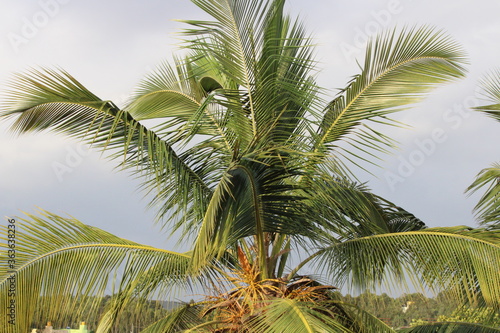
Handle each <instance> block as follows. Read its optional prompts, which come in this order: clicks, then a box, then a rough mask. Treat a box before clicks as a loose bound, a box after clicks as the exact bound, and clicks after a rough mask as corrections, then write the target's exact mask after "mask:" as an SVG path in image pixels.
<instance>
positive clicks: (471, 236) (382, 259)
mask: <svg viewBox="0 0 500 333" xmlns="http://www.w3.org/2000/svg"><path fill="white" fill-rule="evenodd" d="M316 260H318V263H319V265H320V267H327V268H326V271H328V275H329V276H330V278H332V279H334V281H335V283H336V284H337V285H339V286H343V285H346V283H347V282H348V281H349V284H350V285H352V286H354V287H356V288H360V289H361V290H364V289H371V288H374V287H376V286H379V285H380V284H381V282H382V281H390V284H389V286H391V287H395V286H402V287H405V286H406V284H407V282H406V280H407V279H408V278H409V279H410V281H411V283H413V284H414V285H415V286H417V287H418V286H421V287H425V288H431V289H434V288H437V289H440V288H441V289H450V290H453V291H454V295H455V296H456V297H457V298H459V299H461V301H463V302H470V303H473V304H474V303H478V304H486V305H487V306H491V307H493V308H495V309H498V308H500V303H499V300H500V295H499V294H498V293H499V290H498V288H497V287H498V285H499V283H500V280H499V277H498V274H497V273H495V272H498V269H499V268H500V267H499V263H500V234H499V232H498V231H486V230H484V229H471V228H467V227H453V228H452V227H449V228H428V229H424V230H420V231H409V232H400V233H387V234H379V235H374V236H367V237H360V238H356V239H352V240H348V241H345V242H341V243H337V244H333V245H331V246H329V247H325V248H324V249H322V250H320V252H319V253H318V255H317V257H316Z"/></svg>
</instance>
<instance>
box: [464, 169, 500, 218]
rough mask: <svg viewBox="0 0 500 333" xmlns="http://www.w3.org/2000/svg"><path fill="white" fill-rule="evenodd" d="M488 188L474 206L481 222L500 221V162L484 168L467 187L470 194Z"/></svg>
mask: <svg viewBox="0 0 500 333" xmlns="http://www.w3.org/2000/svg"><path fill="white" fill-rule="evenodd" d="M483 189H486V191H485V193H484V194H483V195H482V196H481V198H480V199H479V202H478V203H477V205H476V206H475V207H474V211H475V212H476V216H477V219H478V220H479V223H481V224H483V225H486V224H492V225H495V224H498V223H500V163H495V164H493V166H492V167H491V168H487V169H483V170H482V171H481V172H480V173H479V174H478V175H477V176H476V180H474V182H473V183H472V184H471V185H470V186H469V187H468V188H467V192H469V194H472V193H475V192H477V191H478V190H483Z"/></svg>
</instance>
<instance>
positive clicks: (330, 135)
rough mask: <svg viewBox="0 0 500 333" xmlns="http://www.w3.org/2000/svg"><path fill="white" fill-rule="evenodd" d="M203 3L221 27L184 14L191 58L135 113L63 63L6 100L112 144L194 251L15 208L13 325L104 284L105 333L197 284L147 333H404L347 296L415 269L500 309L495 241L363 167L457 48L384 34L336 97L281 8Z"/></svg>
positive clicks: (26, 127)
mask: <svg viewBox="0 0 500 333" xmlns="http://www.w3.org/2000/svg"><path fill="white" fill-rule="evenodd" d="M193 2H194V3H195V4H196V5H198V6H199V7H200V8H201V9H203V10H204V11H205V12H207V13H208V14H209V15H211V17H212V18H213V19H212V21H185V22H186V23H187V24H189V25H190V28H189V29H186V30H185V31H184V34H185V36H186V40H185V45H183V46H184V47H185V48H186V49H187V50H188V52H187V54H186V55H185V56H183V57H180V58H176V59H174V60H173V63H172V64H168V63H164V64H161V65H160V66H159V67H158V68H157V69H156V70H155V71H154V72H153V73H151V74H150V75H148V76H147V77H146V78H145V79H144V80H143V81H142V83H141V84H140V85H139V87H138V89H137V92H136V93H135V95H134V96H132V97H131V99H130V102H129V103H128V104H127V105H126V106H125V107H124V108H119V107H118V106H117V105H116V104H114V103H113V102H111V101H108V100H103V99H100V98H98V97H97V96H96V95H94V94H93V93H91V92H90V91H89V90H87V88H85V87H84V86H83V85H81V84H80V83H79V82H78V81H77V80H76V79H75V78H73V77H72V76H71V75H70V74H68V73H66V72H64V71H62V70H50V69H41V70H31V71H29V72H27V73H24V74H18V75H17V76H16V78H15V79H14V81H13V82H12V84H11V86H10V91H9V92H8V98H7V99H6V102H5V105H4V107H3V110H4V111H3V117H9V118H10V117H12V118H15V122H14V123H13V125H12V128H13V130H14V131H16V132H18V133H25V132H33V131H42V130H51V131H55V132H59V133H64V134H66V135H68V136H70V137H74V138H79V139H82V140H84V141H85V142H87V143H89V144H90V145H91V146H92V147H94V148H98V149H102V150H104V151H106V152H107V154H108V156H109V157H110V158H111V159H113V160H115V161H118V163H119V165H120V167H121V168H122V169H123V170H128V171H131V172H132V173H134V174H135V175H137V176H138V177H140V178H141V179H142V187H143V189H144V190H145V192H146V193H148V194H150V195H151V196H152V197H153V200H152V202H151V207H152V209H155V210H156V211H157V213H158V214H157V219H158V221H159V222H160V223H162V224H163V226H164V227H165V228H169V230H172V232H181V233H182V237H184V238H183V239H186V240H190V241H192V249H191V250H190V251H189V252H186V253H179V252H174V251H171V250H165V249H159V248H154V247H151V246H147V245H142V244H137V243H134V242H131V241H128V240H125V239H121V238H119V237H116V236H113V235H111V234H109V233H106V232H104V231H102V230H100V229H97V228H94V227H91V226H88V225H85V224H83V223H81V222H79V221H77V220H76V219H74V218H67V217H61V216H57V215H55V214H51V213H49V212H45V211H42V212H40V214H36V215H32V214H27V217H25V218H18V219H16V222H15V228H16V243H15V250H16V255H15V262H13V266H12V267H9V266H8V264H7V261H2V264H1V265H2V266H0V269H1V271H0V272H1V275H0V276H1V278H0V293H1V295H2V298H1V299H0V303H1V306H2V307H4V308H5V307H8V306H9V305H10V303H9V302H10V301H11V299H14V298H10V296H8V293H9V284H10V281H12V278H11V277H12V276H14V277H15V282H16V284H17V287H16V296H15V304H16V306H17V308H16V325H9V324H8V323H7V322H6V321H7V320H8V317H6V316H3V317H2V318H1V319H0V321H1V324H2V327H6V330H7V332H25V331H26V330H27V329H28V328H29V324H30V322H31V321H32V320H33V316H32V314H33V313H34V309H39V308H42V309H45V310H46V313H47V315H48V316H50V318H51V320H52V321H54V322H57V321H63V320H65V318H68V317H69V316H71V315H74V314H75V313H79V311H80V307H82V308H83V307H85V308H89V307H90V308H92V307H93V306H95V307H97V306H98V304H97V303H98V302H97V301H92V300H97V299H98V297H87V296H89V295H91V296H99V295H103V294H104V293H105V291H106V290H109V288H112V296H113V300H112V301H111V302H110V303H109V304H110V305H109V306H108V308H107V309H106V313H105V314H104V315H103V316H102V318H101V319H100V323H99V327H98V329H97V332H107V331H109V330H110V329H111V328H112V327H113V325H114V324H115V323H116V322H117V320H119V318H120V315H121V313H122V310H123V309H124V308H125V307H126V306H127V305H128V304H130V303H131V302H132V301H133V302H140V301H141V300H148V299H167V298H168V297H169V295H172V292H175V291H176V290H183V289H189V288H196V287H197V286H199V287H200V288H203V293H204V294H205V297H202V298H201V299H200V300H199V301H192V302H189V303H187V304H185V305H184V306H181V307H178V308H176V309H175V310H173V311H170V312H169V313H168V315H166V316H164V317H162V318H159V319H158V321H157V322H155V323H153V324H152V325H151V326H149V327H147V328H144V329H143V330H142V332H180V331H190V332H284V331H287V332H288V331H290V332H334V331H335V332H336V331H339V332H386V331H387V332H392V329H391V328H389V327H387V326H386V325H385V324H384V323H383V322H381V321H379V320H378V319H377V318H374V317H373V316H371V315H370V314H369V313H366V312H364V311H362V310H361V309H359V308H357V307H355V306H353V305H351V304H345V303H343V302H342V301H341V300H340V299H339V298H338V297H336V296H337V294H336V289H337V288H340V287H344V286H346V285H348V286H353V287H359V288H373V287H376V286H379V285H380V284H381V283H383V282H384V281H390V282H392V284H391V285H405V281H406V277H408V276H410V277H412V276H413V277H414V278H413V282H414V283H416V284H417V285H421V286H425V287H428V288H448V289H450V290H454V291H455V293H454V295H456V296H457V297H461V299H462V300H463V301H467V300H469V301H474V300H481V301H484V302H485V303H487V304H488V305H489V306H492V307H495V308H498V307H499V306H500V304H499V303H500V302H499V300H500V289H499V288H498V286H499V285H500V283H499V282H500V281H499V279H500V277H498V274H497V273H498V263H499V262H500V261H499V260H498V258H499V257H500V245H498V241H499V236H498V233H496V232H495V231H488V232H487V231H485V230H479V229H477V230H476V229H471V228H467V227H460V226H459V227H454V228H426V227H425V225H424V224H423V223H422V222H421V221H420V220H419V219H417V218H416V217H415V216H413V215H412V214H410V213H408V212H407V211H405V210H404V209H402V208H400V207H398V206H397V205H395V204H393V203H391V202H388V201H387V200H384V199H383V198H381V197H379V196H377V195H375V194H373V193H371V191H370V190H369V189H368V188H367V187H366V185H364V184H359V183H357V182H356V181H355V180H354V178H353V175H352V168H351V167H350V165H352V164H354V165H358V166H362V164H363V163H364V161H369V160H372V159H373V158H374V157H376V156H378V154H379V153H380V152H384V151H386V150H388V149H390V148H391V147H392V146H393V141H392V140H391V139H390V138H388V137H387V136H386V135H384V133H382V132H381V131H379V130H378V128H379V127H377V126H379V124H380V123H382V124H385V125H396V124H397V123H396V122H394V121H392V120H391V119H390V118H389V116H390V114H392V113H394V112H396V111H400V110H403V109H406V108H408V107H409V106H411V105H412V104H414V103H415V102H418V101H419V100H420V99H422V98H423V97H424V96H425V95H426V93H428V92H429V91H430V90H431V89H432V88H433V87H435V86H437V85H440V84H443V83H447V82H450V81H453V80H455V79H458V78H461V77H462V76H463V75H464V69H463V65H464V63H465V56H464V53H463V51H462V49H461V48H460V47H459V46H458V45H457V44H456V43H455V42H454V41H452V40H451V39H450V38H448V37H447V36H446V35H445V34H443V33H442V32H439V31H436V30H435V29H433V28H429V27H422V28H403V29H400V30H392V31H389V32H387V33H386V34H383V35H381V36H379V37H377V38H375V39H374V40H373V41H372V42H371V43H370V44H369V45H368V47H367V51H366V58H365V62H364V64H363V66H362V70H361V72H360V74H358V75H356V76H354V77H353V78H352V80H351V81H350V82H348V84H347V86H346V87H345V88H344V89H342V90H341V91H340V92H339V93H338V95H337V96H335V98H333V99H331V100H328V99H327V98H326V96H327V95H326V94H325V91H324V90H323V89H321V88H320V87H318V86H317V85H316V83H315V76H316V75H317V72H316V62H315V61H314V59H313V57H312V55H313V47H312V46H311V44H312V40H311V38H310V37H309V36H308V35H307V34H306V33H305V31H304V28H303V26H302V24H301V23H300V22H299V21H298V20H294V19H292V18H290V17H289V16H288V15H286V14H284V0H269V1H265V0H258V1H256V0H251V1H250V0H244V1H236V0H193ZM145 121H148V122H147V124H148V126H146V125H145ZM151 124H153V125H151ZM8 235H9V230H8V228H4V229H3V237H4V239H5V240H7V239H8ZM8 246H9V243H8V242H7V241H6V244H5V248H4V252H3V254H5V255H6V256H8V255H9V252H8V250H9V248H8ZM478 253H480V255H478ZM300 258H302V259H300ZM307 267H313V268H314V270H315V272H316V273H315V274H314V275H311V274H306V273H304V271H305V268H307ZM11 271H12V273H11ZM9 278H10V279H9ZM195 290H199V289H195ZM86 299H89V300H90V301H88V302H85V301H84V300H86ZM82 300H83V301H82ZM94 302H95V303H96V304H94ZM88 303H90V304H88ZM77 304H78V306H76V305H77Z"/></svg>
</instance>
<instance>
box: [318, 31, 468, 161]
mask: <svg viewBox="0 0 500 333" xmlns="http://www.w3.org/2000/svg"><path fill="white" fill-rule="evenodd" d="M464 62H465V59H464V54H463V51H462V50H461V48H460V47H459V46H458V45H457V44H456V43H455V42H453V41H452V40H451V39H450V38H448V37H447V36H445V35H444V34H443V33H442V32H438V31H435V30H434V29H431V28H427V27H424V28H412V29H403V30H402V31H401V33H400V34H397V33H396V30H393V31H390V32H388V33H386V34H385V35H383V36H381V37H377V38H375V39H374V40H373V41H372V42H371V43H370V44H369V45H368V48H367V51H366V56H365V63H364V68H363V70H362V72H361V74H360V75H357V76H355V77H354V79H353V80H352V82H351V83H350V84H349V85H348V86H347V87H346V88H345V89H344V90H342V91H341V93H340V94H339V96H338V97H337V98H335V99H334V100H333V101H332V102H331V103H330V104H329V106H328V107H327V108H326V109H325V113H324V116H323V118H322V121H321V126H320V127H319V130H318V139H317V141H316V143H315V150H316V151H322V152H326V151H332V150H333V151H335V152H336V153H337V154H341V156H343V155H342V154H343V152H344V153H346V154H347V155H353V156H354V157H355V158H357V159H358V160H359V157H360V156H358V155H357V153H356V151H359V149H358V150H356V149H355V150H354V151H350V150H349V149H342V148H339V147H338V145H337V144H336V143H335V142H336V141H338V140H339V139H342V138H344V140H347V141H348V143H349V140H351V139H349V138H352V137H353V135H357V134H355V133H354V131H355V128H356V127H357V126H358V125H359V124H360V122H361V121H366V120H377V118H379V119H381V120H384V119H385V117H386V116H387V115H388V114H390V113H393V112H395V111H399V110H402V109H405V108H407V107H408V106H409V105H411V104H413V103H416V102H418V101H419V100H421V99H422V98H423V97H424V96H425V93H427V92H428V91H430V90H431V89H432V88H433V87H435V86H437V85H438V84H441V83H445V82H449V81H452V80H455V79H457V78H460V77H463V76H464V69H463V67H462V65H463V64H464ZM386 122H387V121H386ZM352 140H354V141H352V142H351V143H350V146H351V147H353V146H355V144H359V145H360V146H361V147H365V148H368V149H370V148H375V149H382V147H383V146H384V145H387V144H390V142H387V140H386V138H384V136H381V135H380V134H377V132H374V131H372V133H371V134H370V135H363V134H361V137H360V139H359V140H357V139H352ZM346 157H347V156H346Z"/></svg>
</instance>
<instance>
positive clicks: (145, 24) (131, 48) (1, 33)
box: [0, 0, 500, 248]
mask: <svg viewBox="0 0 500 333" xmlns="http://www.w3.org/2000/svg"><path fill="white" fill-rule="evenodd" d="M0 8H1V10H0V56H1V61H0V90H4V86H5V83H6V81H7V80H8V78H9V76H10V75H12V73H14V72H18V71H23V70H26V69H28V68H29V67H37V66H45V67H56V66H58V67H61V68H63V69H65V70H66V71H68V72H69V73H71V74H72V75H73V76H74V77H75V78H77V79H78V80H79V81H80V82H81V83H83V84H84V85H85V86H86V87H87V88H89V89H90V90H91V91H93V92H94V93H95V94H96V95H98V96H99V97H100V98H102V99H110V100H113V101H115V102H116V103H117V104H119V105H120V104H121V103H122V102H123V101H124V99H125V98H126V96H127V94H129V93H131V92H132V91H133V89H134V87H135V86H136V84H137V82H138V81H139V80H140V79H141V77H142V76H143V75H144V74H145V73H147V72H148V71H149V70H151V69H152V68H154V67H155V66H156V65H157V64H158V63H159V62H161V61H162V60H164V59H169V58H170V57H171V55H172V53H173V52H175V48H176V46H175V45H176V43H177V40H176V35H175V32H178V31H179V29H181V28H182V27H183V24H182V23H179V22H175V21H174V19H197V18H203V17H204V15H203V13H202V12H201V11H200V10H199V9H197V8H196V7H195V6H194V5H193V4H191V3H190V2H189V1H187V0H164V1H159V0H151V1H138V0H136V1H132V0H120V1H118V0H111V1H108V0H107V1H103V0H99V1H97V0H90V1H89V0H87V1H82V0H41V1H13V0H0ZM288 10H289V12H291V13H292V15H297V14H298V15H300V16H301V17H302V19H303V20H304V22H305V25H306V27H307V28H308V30H309V31H310V32H311V34H312V35H313V36H314V37H315V38H316V42H317V44H318V47H317V58H318V60H319V61H320V68H321V73H320V74H319V83H320V84H321V85H322V86H324V87H326V88H328V89H330V90H331V93H332V96H333V94H335V92H336V89H338V88H343V87H344V86H345V84H346V82H347V81H348V80H349V79H350V77H351V76H352V75H354V74H357V73H358V72H359V68H358V65H357V64H356V60H357V61H359V62H362V60H363V50H364V44H365V42H366V39H367V37H368V36H371V35H374V34H375V33H376V32H380V31H383V30H384V29H388V28H392V27H394V26H403V25H410V26H412V25H431V26H435V27H438V28H441V29H443V30H445V31H446V32H447V33H448V34H449V35H451V36H452V37H453V38H454V39H455V40H457V41H458V42H459V43H460V44H461V45H463V47H464V49H465V50H466V51H467V53H468V55H469V58H470V66H469V67H468V70H469V73H468V76H467V78H466V79H464V80H462V81H460V82H457V83H454V84H450V85H448V86H446V87H441V88H439V89H436V90H435V91H433V92H432V94H431V96H430V97H429V98H427V99H426V101H425V102H424V103H421V104H419V105H418V106H417V107H415V108H413V109H411V110H409V111H406V112H404V113H402V114H400V115H399V116H398V119H399V120H402V121H404V122H406V123H407V124H409V125H411V126H412V128H411V129H397V130H396V129H391V130H387V133H390V134H391V136H392V137H393V138H394V139H396V140H398V141H399V142H400V145H399V149H398V150H397V151H394V152H393V154H392V155H386V156H383V158H384V159H383V161H381V162H379V166H380V167H379V168H371V169H370V170H371V171H372V172H373V174H374V175H373V176H370V175H368V174H366V173H363V172H359V173H358V177H359V179H361V180H362V181H368V184H369V186H371V187H372V188H373V190H374V191H375V192H376V193H378V194H380V195H382V196H384V197H386V198H387V199H389V200H391V201H393V202H395V203H397V204H399V205H401V206H402V207H404V208H406V209H407V210H409V211H411V212H413V213H414V214H415V215H417V216H418V217H420V218H421V219H423V220H424V222H426V223H427V224H428V225H430V226H452V225H458V224H465V225H475V222H474V217H473V215H472V207H473V206H474V204H475V202H476V201H477V197H472V198H467V196H466V195H465V194H464V190H465V189H466V188H467V186H468V185H469V184H470V183H471V182H472V181H473V179H474V176H475V175H476V174H477V173H478V172H479V171H480V170H481V169H482V168H485V167H488V166H489V165H490V164H491V163H493V162H494V161H498V160H500V145H498V142H499V141H500V140H499V139H500V131H499V130H500V124H498V123H496V122H494V121H493V120H491V119H488V118H487V117H485V116H483V115H481V114H477V113H475V112H471V111H470V110H469V109H468V108H469V107H470V106H473V105H477V104H478V103H481V102H480V101H478V99H477V96H476V94H475V89H476V87H477V85H478V80H479V79H480V78H481V77H482V76H483V75H485V74H486V73H488V72H489V71H491V70H493V69H495V68H498V67H500V57H499V55H500V43H499V41H500V20H498V13H499V12H500V2H499V1H498V0H476V1H474V2H472V1H465V0H441V1H435V0H433V1H430V0H420V1H416V0H413V1H408V0H390V1H386V0H380V1H379V0H377V1H374V0H356V1H353V0H349V1H347V0H339V1H334V0H308V1H304V0H289V1H288ZM7 128H8V124H6V123H5V122H3V123H0V215H1V216H13V215H19V214H20V211H26V212H30V213H33V212H35V211H36V207H41V208H44V209H46V210H49V211H51V212H54V213H60V214H65V213H66V214H71V215H72V216H74V217H76V218H78V219H80V220H81V221H83V222H84V223H86V224H90V225H94V226H97V227H100V228H102V229H105V230H107V231H110V232H112V233H115V234H117V235H119V236H122V237H125V238H128V239H132V240H135V241H138V242H142V243H146V244H150V245H155V246H161V247H167V248H172V246H173V243H175V241H170V242H169V243H167V242H166V240H165V239H166V238H165V236H164V235H162V234H161V232H159V230H158V229H157V228H155V227H154V226H153V223H152V221H153V212H151V211H147V210H146V206H147V200H143V199H142V194H141V193H139V192H138V191H137V190H136V186H137V182H135V181H134V180H133V179H131V178H130V177H128V176H127V175H126V174H123V173H120V172H115V171H113V166H114V164H113V162H110V161H107V160H104V159H102V158H101V157H100V155H99V153H96V152H88V151H86V150H85V148H84V147H82V146H81V145H79V144H78V143H77V142H74V141H69V140H67V139H66V138H64V137H62V136H55V135H52V134H48V133H39V134H36V135H30V136H22V137H14V136H13V135H12V134H10V133H8V131H7Z"/></svg>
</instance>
